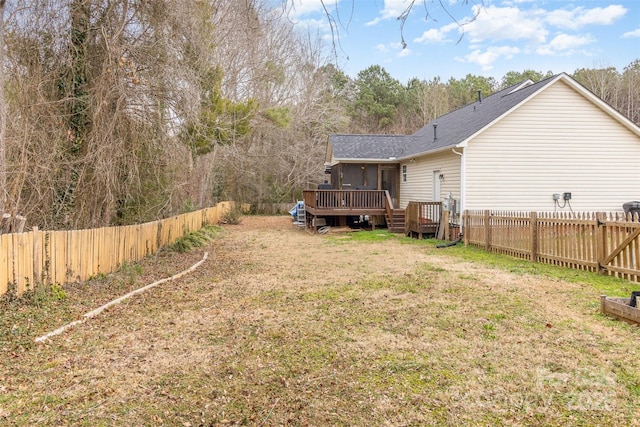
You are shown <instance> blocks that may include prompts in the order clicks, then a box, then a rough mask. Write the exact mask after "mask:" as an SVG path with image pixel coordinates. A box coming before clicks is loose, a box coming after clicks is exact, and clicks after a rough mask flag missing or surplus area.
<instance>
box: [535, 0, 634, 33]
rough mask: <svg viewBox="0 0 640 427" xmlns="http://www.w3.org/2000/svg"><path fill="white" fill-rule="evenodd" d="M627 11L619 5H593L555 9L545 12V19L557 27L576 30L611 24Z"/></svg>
mask: <svg viewBox="0 0 640 427" xmlns="http://www.w3.org/2000/svg"><path fill="white" fill-rule="evenodd" d="M626 13H627V9H626V8H625V7H623V6H621V5H617V4H614V5H610V6H607V7H604V8H602V7H594V8H593V9H585V8H584V7H576V8H574V9H557V10H552V11H550V12H549V13H548V14H547V17H546V21H547V23H549V24H550V25H552V26H555V27H558V28H567V29H571V30H577V29H579V28H582V27H585V26H587V25H612V24H614V23H615V22H616V21H617V20H618V19H620V18H622V17H623V16H624V15H625V14H626Z"/></svg>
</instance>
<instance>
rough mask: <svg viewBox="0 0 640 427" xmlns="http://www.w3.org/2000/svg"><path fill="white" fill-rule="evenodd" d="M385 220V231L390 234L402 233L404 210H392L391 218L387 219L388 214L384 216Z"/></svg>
mask: <svg viewBox="0 0 640 427" xmlns="http://www.w3.org/2000/svg"><path fill="white" fill-rule="evenodd" d="M385 220H386V221H387V229H388V230H389V231H390V232H391V233H404V223H405V211H404V209H394V210H393V213H392V217H391V218H389V214H385Z"/></svg>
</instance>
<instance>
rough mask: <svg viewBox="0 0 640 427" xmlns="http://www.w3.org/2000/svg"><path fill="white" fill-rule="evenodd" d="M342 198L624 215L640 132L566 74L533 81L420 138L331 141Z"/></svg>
mask: <svg viewBox="0 0 640 427" xmlns="http://www.w3.org/2000/svg"><path fill="white" fill-rule="evenodd" d="M325 162H326V163H325V166H326V167H327V172H329V170H330V173H331V183H332V184H333V188H334V189H342V190H344V189H372V190H388V191H389V193H390V195H391V199H392V202H393V204H394V206H395V207H396V208H400V209H402V208H405V207H406V206H407V204H408V203H409V202H410V201H444V200H445V199H448V198H449V197H451V198H453V199H454V200H456V202H457V212H462V211H464V210H466V209H469V210H485V209H489V210H519V211H556V210H557V211H566V212H569V211H622V205H623V203H625V202H628V201H631V200H640V127H638V126H637V125H636V124H634V123H633V122H632V121H631V120H629V119H627V118H626V117H625V116H624V115H622V114H621V113H619V112H618V111H616V110H615V109H614V108H612V107H611V106H610V105H608V104H607V103H605V102H604V101H602V100H601V99H600V98H598V97H597V96H595V95H594V94H593V93H591V92H590V91H589V90H587V89H586V88H585V87H583V86H582V85H580V84H579V83H578V82H576V81H575V80H574V79H573V78H571V77H570V76H568V75H567V74H564V73H562V74H558V75H556V76H553V77H551V78H548V79H546V80H543V81H540V82H538V83H534V82H533V81H530V80H529V81H525V82H523V83H521V84H518V85H516V86H512V87H510V88H507V89H504V90H501V91H499V92H497V93H494V94H492V95H490V96H487V97H485V98H484V99H483V98H482V96H481V95H480V93H479V94H478V99H477V100H476V101H475V102H474V103H472V104H469V105H466V106H464V107H462V108H460V109H457V110H455V111H452V112H450V113H448V114H445V115H444V116H442V117H438V118H437V119H436V120H434V121H433V122H431V123H428V124H427V125H426V126H424V127H422V128H421V129H419V130H418V131H417V132H415V133H414V134H412V135H331V136H330V137H329V141H328V146H327V152H326V159H325Z"/></svg>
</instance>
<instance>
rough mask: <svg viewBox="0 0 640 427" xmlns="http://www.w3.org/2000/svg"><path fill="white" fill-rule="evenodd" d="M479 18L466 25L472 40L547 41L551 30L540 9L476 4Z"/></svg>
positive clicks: (465, 28)
mask: <svg viewBox="0 0 640 427" xmlns="http://www.w3.org/2000/svg"><path fill="white" fill-rule="evenodd" d="M474 13H478V16H477V18H476V19H475V20H474V21H472V22H469V23H468V24H466V25H465V26H464V32H465V34H468V35H469V36H470V38H471V42H473V43H477V42H481V41H485V40H491V41H498V40H531V41H533V42H536V43H542V42H544V41H545V39H546V37H547V35H548V34H549V31H548V30H547V29H546V28H545V26H544V19H543V18H544V16H543V15H542V11H540V10H539V9H532V10H527V11H523V10H520V9H518V8H517V7H495V6H489V7H485V8H481V7H480V6H474Z"/></svg>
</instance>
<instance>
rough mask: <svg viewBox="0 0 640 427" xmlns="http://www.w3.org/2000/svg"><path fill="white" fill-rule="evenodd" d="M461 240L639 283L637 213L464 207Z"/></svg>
mask: <svg viewBox="0 0 640 427" xmlns="http://www.w3.org/2000/svg"><path fill="white" fill-rule="evenodd" d="M463 221H464V227H463V228H464V242H465V244H467V245H475V246H479V247H483V248H485V249H486V250H487V251H491V252H496V253H501V254H506V255H511V256H513V257H517V258H524V259H529V260H531V261H534V262H542V263H546V264H552V265H559V266H564V267H570V268H576V269H581V270H588V271H593V272H599V273H603V274H609V275H613V276H616V277H621V278H624V279H627V280H630V281H635V282H640V218H639V217H638V216H636V217H632V216H631V215H628V216H627V215H625V214H623V213H617V212H613V213H605V212H572V213H566V212H562V213H560V212H499V211H465V213H464V216H463Z"/></svg>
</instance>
